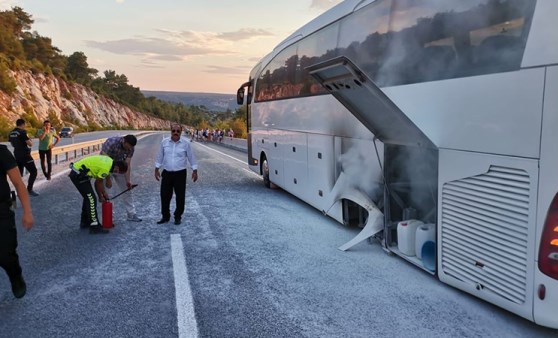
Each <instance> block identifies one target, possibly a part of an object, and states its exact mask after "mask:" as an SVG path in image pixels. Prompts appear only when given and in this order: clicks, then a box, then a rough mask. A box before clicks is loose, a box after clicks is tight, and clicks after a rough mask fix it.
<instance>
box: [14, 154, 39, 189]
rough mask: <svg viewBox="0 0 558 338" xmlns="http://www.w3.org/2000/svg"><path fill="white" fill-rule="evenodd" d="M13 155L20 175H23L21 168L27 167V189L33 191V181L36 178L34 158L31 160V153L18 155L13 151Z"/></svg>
mask: <svg viewBox="0 0 558 338" xmlns="http://www.w3.org/2000/svg"><path fill="white" fill-rule="evenodd" d="M14 155H15V159H16V162H17V167H18V168H19V173H20V174H21V177H23V168H25V169H27V171H28V172H29V180H28V181H27V191H33V184H34V183H35V179H36V178H37V167H35V160H33V157H31V154H25V155H20V154H18V153H15V154H14Z"/></svg>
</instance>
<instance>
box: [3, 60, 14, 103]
mask: <svg viewBox="0 0 558 338" xmlns="http://www.w3.org/2000/svg"><path fill="white" fill-rule="evenodd" d="M8 71H9V69H8V66H7V65H6V64H5V63H3V62H0V90H1V91H3V92H4V93H6V94H8V95H12V94H13V93H14V92H15V90H16V88H17V84H16V82H15V80H14V79H13V78H12V77H11V76H10V73H9V72H8Z"/></svg>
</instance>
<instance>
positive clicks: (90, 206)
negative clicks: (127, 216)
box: [69, 155, 128, 234]
mask: <svg viewBox="0 0 558 338" xmlns="http://www.w3.org/2000/svg"><path fill="white" fill-rule="evenodd" d="M70 169H71V171H70V175H69V176H70V179H71V180H72V183H73V184H74V185H75V186H76V188H77V190H78V191H79V193H80V194H81V196H82V197H83V204H82V207H81V223H80V227H81V228H89V233H90V234H106V233H108V230H106V229H103V227H102V225H101V222H99V218H98V214H97V199H96V198H95V193H94V192H93V187H92V186H91V179H92V178H93V179H95V191H96V192H97V196H99V201H100V202H104V201H106V200H108V199H109V197H108V194H107V192H106V191H105V184H104V181H105V180H106V181H107V185H109V186H110V185H111V184H112V182H111V181H110V174H111V173H115V174H123V173H126V171H128V165H127V164H126V162H124V161H113V160H112V158H110V157H108V156H105V155H93V156H89V157H86V158H84V159H81V160H79V161H77V162H75V163H71V164H70Z"/></svg>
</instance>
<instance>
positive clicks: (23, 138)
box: [9, 119, 39, 196]
mask: <svg viewBox="0 0 558 338" xmlns="http://www.w3.org/2000/svg"><path fill="white" fill-rule="evenodd" d="M9 138H10V143H11V144H12V147H14V156H15V158H16V162H17V166H18V168H19V173H20V175H21V176H23V168H25V169H27V171H28V172H29V180H28V181H27V191H28V192H29V195H31V196H39V194H37V193H36V192H34V191H33V183H35V179H36V178H37V167H35V161H34V160H33V157H31V146H32V145H33V142H32V141H31V139H30V138H29V136H27V131H26V130H25V120H24V119H18V120H17V121H16V128H15V129H14V130H12V131H11V132H10V137H9Z"/></svg>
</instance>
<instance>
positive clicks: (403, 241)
mask: <svg viewBox="0 0 558 338" xmlns="http://www.w3.org/2000/svg"><path fill="white" fill-rule="evenodd" d="M422 224H424V223H423V222H421V221H417V220H414V219H411V220H407V221H401V222H399V223H397V248H398V249H399V252H401V253H402V254H404V255H407V256H414V255H415V244H416V243H415V237H416V233H417V228H418V227H419V226H420V225H422Z"/></svg>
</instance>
